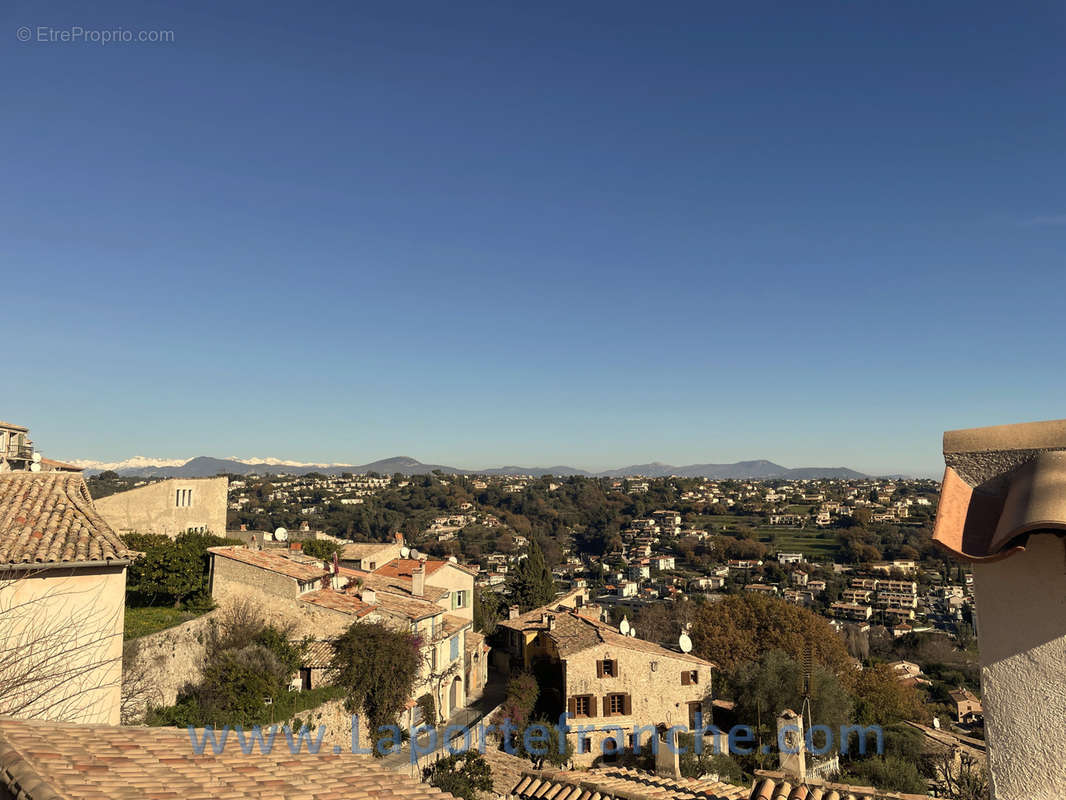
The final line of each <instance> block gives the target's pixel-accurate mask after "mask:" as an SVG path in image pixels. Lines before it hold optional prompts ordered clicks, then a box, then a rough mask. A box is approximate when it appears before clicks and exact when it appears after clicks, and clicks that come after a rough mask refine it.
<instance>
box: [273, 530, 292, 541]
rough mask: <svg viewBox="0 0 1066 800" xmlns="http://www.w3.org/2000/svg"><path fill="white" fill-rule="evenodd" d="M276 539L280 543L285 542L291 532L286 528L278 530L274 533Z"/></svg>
mask: <svg viewBox="0 0 1066 800" xmlns="http://www.w3.org/2000/svg"><path fill="white" fill-rule="evenodd" d="M274 538H275V539H276V540H277V541H279V542H284V541H285V540H286V539H288V538H289V532H288V531H287V530H285V529H284V528H278V529H277V530H276V531H274Z"/></svg>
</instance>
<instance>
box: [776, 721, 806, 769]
mask: <svg viewBox="0 0 1066 800" xmlns="http://www.w3.org/2000/svg"><path fill="white" fill-rule="evenodd" d="M777 741H778V742H779V746H780V747H781V752H780V753H779V757H780V759H781V771H782V772H784V773H787V774H788V775H789V776H790V777H792V778H793V779H794V780H796V781H798V782H799V783H806V782H807V752H806V747H805V746H804V744H803V717H801V716H800V715H799V714H797V713H796V712H795V711H792V710H791V709H788V708H786V709H785V710H784V711H782V712H781V716H780V717H778V718H777Z"/></svg>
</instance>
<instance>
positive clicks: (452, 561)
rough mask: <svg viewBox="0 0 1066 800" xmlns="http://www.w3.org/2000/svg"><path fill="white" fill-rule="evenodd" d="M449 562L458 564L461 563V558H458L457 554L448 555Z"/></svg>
mask: <svg viewBox="0 0 1066 800" xmlns="http://www.w3.org/2000/svg"><path fill="white" fill-rule="evenodd" d="M448 563H449V564H458V563H459V559H458V558H456V557H455V556H448Z"/></svg>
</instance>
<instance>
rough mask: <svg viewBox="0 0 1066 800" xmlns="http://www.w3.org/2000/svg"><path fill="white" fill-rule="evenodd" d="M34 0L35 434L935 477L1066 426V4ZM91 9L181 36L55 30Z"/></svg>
mask: <svg viewBox="0 0 1066 800" xmlns="http://www.w3.org/2000/svg"><path fill="white" fill-rule="evenodd" d="M0 20H2V29H0V86H2V95H0V102H2V105H0V108H2V109H3V112H2V117H0V119H2V124H0V151H2V152H3V158H2V159H0V264H2V271H3V282H2V285H3V287H4V290H3V295H4V313H3V314H2V315H0V335H2V336H3V338H4V341H5V343H7V345H8V346H7V347H6V348H5V352H6V354H7V355H6V359H5V368H4V372H3V378H2V381H3V384H2V395H0V418H3V419H9V420H12V421H17V422H20V423H23V424H26V425H29V426H30V427H31V431H32V433H33V435H34V438H35V440H36V441H37V444H38V446H39V447H40V448H41V449H42V450H43V451H45V453H46V455H51V456H53V457H57V458H96V459H105V460H110V459H119V458H125V457H129V456H132V455H136V454H140V455H150V456H171V457H179V456H193V455H199V454H210V455H217V456H229V455H237V456H249V455H261V456H263V455H269V456H278V457H285V458H292V459H300V460H306V461H317V460H325V461H354V462H357V463H358V462H365V461H369V460H372V459H375V458H381V457H386V456H390V455H398V454H404V455H411V456H414V457H416V458H420V459H422V460H424V461H435V462H438V463H441V462H443V463H448V464H454V465H457V466H492V465H499V464H503V463H518V464H523V465H548V464H560V463H562V464H571V465H574V466H583V467H591V468H603V467H611V466H620V465H624V464H630V463H637V462H643V461H648V460H661V461H667V462H670V463H675V464H685V463H693V462H702V461H732V460H736V459H741V458H769V459H773V460H776V461H778V462H780V463H783V464H785V465H788V466H802V465H841V464H843V465H848V466H851V467H854V468H857V469H861V470H865V471H871V472H886V471H905V472H917V473H923V474H934V473H937V472H938V471H939V470H940V469H941V464H942V462H941V459H940V454H939V447H940V435H941V432H942V431H943V430H945V429H947V428H955V427H968V426H973V425H984V424H997V423H1005V422H1015V421H1023V420H1033V419H1047V418H1056V417H1062V416H1066V406H1064V402H1063V398H1064V397H1066V369H1064V366H1066V327H1064V325H1063V321H1062V319H1063V313H1064V312H1063V308H1064V305H1066V263H1064V261H1066V185H1064V176H1066V136H1064V130H1066V103H1064V101H1063V98H1064V97H1066V56H1064V52H1066V49H1064V46H1063V45H1064V34H1066V7H1064V6H1063V5H1062V4H1061V3H1058V2H1055V3H1051V2H1048V3H1023V4H1021V5H1017V4H1015V5H1010V4H1004V3H992V2H939V3H928V2H921V3H918V2H893V3H873V2H837V3H793V2H782V3H732V4H726V3H708V2H699V3H690V4H687V3H684V4H683V3H671V4H661V3H658V4H656V3H648V2H639V3H620V2H604V3H589V2H581V3H573V2H567V3H544V2H537V3H524V4H503V3H499V2H485V3H480V4H473V3H440V2H426V3H414V2H410V3H405V2H398V3H375V4H356V3H347V2H345V3H335V4H333V3H323V4H316V5H315V7H312V6H311V5H309V4H292V5H291V6H289V7H287V8H285V7H279V6H274V5H271V4H264V3H242V2H226V3H215V2H211V3H195V2H189V3H184V2H183V3H169V2H168V3H145V2H129V3H112V4H108V3H101V4H92V5H89V6H86V5H85V4H83V3H51V2H40V3H27V2H15V3H14V4H5V6H4V9H3V10H2V11H0ZM74 25H80V26H82V27H83V28H85V29H115V28H121V29H126V30H131V31H139V30H157V29H164V30H172V31H173V32H174V41H173V43H170V44H132V43H131V44H110V45H100V44H94V43H62V42H53V43H47V42H40V41H30V42H27V43H22V42H19V41H18V40H17V30H18V28H19V27H20V26H29V27H30V28H31V29H32V30H33V31H34V37H36V36H37V35H38V33H37V28H38V27H39V26H47V27H50V28H52V29H54V30H56V31H59V30H63V29H69V28H70V27H71V26H74ZM46 35H47V33H46Z"/></svg>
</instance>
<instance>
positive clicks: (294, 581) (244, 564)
mask: <svg viewBox="0 0 1066 800" xmlns="http://www.w3.org/2000/svg"><path fill="white" fill-rule="evenodd" d="M209 552H210V553H211V593H212V597H213V598H215V599H216V600H218V601H222V600H224V599H226V598H229V597H233V596H239V597H245V598H249V599H252V600H253V601H254V602H257V603H261V604H263V605H264V607H267V608H269V610H270V611H271V613H272V614H273V615H275V617H277V618H279V619H284V620H287V621H290V622H292V623H293V624H295V625H296V632H297V634H298V635H300V636H303V635H310V636H312V637H313V638H315V639H320V640H329V639H331V638H333V637H335V636H337V635H339V634H340V633H342V632H343V631H344V630H346V629H347V628H348V627H349V626H350V625H352V624H353V623H354V622H360V621H365V622H383V623H385V624H388V625H390V626H392V627H395V628H397V629H400V630H404V631H408V632H410V633H412V634H415V635H418V636H419V637H420V638H421V639H422V656H423V658H422V661H423V664H422V670H421V673H420V675H419V678H418V682H417V684H416V687H415V689H414V691H413V696H412V698H411V701H410V703H409V706H408V710H409V712H410V714H416V713H417V711H416V709H417V706H416V705H415V700H417V698H418V697H420V696H422V695H423V694H430V695H431V696H433V698H434V704H435V707H436V708H437V709H438V711H439V713H440V715H441V716H442V717H443V718H444V719H448V718H449V717H450V716H451V715H452V714H454V713H455V711H457V710H458V709H460V708H463V707H465V706H466V705H467V704H468V703H469V702H470V700H471V699H472V698H474V697H476V696H478V695H479V694H480V692H481V690H482V689H483V687H484V685H485V682H486V681H487V679H488V658H487V653H488V650H487V648H486V646H485V644H484V637H482V636H480V635H479V634H475V633H474V631H473V614H472V609H468V608H467V606H468V605H469V603H467V606H462V607H459V608H455V609H454V613H453V605H454V604H456V603H458V602H459V600H458V599H457V597H456V590H453V589H449V588H444V587H442V586H432V585H429V583H428V581H427V580H426V573H427V571H428V570H427V569H426V566H425V563H426V562H414V563H415V564H416V565H417V566H415V567H413V568H411V569H405V565H403V564H399V565H398V564H397V562H396V561H393V562H389V564H387V565H384V566H386V567H388V566H390V565H391V567H392V568H390V569H379V570H378V571H377V572H363V571H361V570H353V569H348V568H345V567H338V568H336V569H334V568H332V567H329V566H327V565H326V564H324V563H323V562H321V561H319V560H317V559H313V558H310V557H309V556H305V555H303V554H302V553H300V552H299V551H292V550H289V551H282V550H258V551H257V550H251V549H248V548H245V547H213V548H210V549H209ZM440 564H445V565H447V566H448V567H450V566H454V565H451V564H448V563H447V562H440ZM433 572H434V573H438V572H439V573H441V578H440V581H441V582H451V583H456V582H458V581H457V579H456V577H455V576H454V575H450V574H449V573H448V571H447V570H446V569H445V567H444V566H440V565H439V564H438V565H437V566H436V568H435V569H434V570H433ZM458 573H459V574H460V575H463V576H465V577H466V580H467V582H468V584H469V585H468V586H467V584H463V586H464V589H462V590H459V591H464V590H465V591H467V592H468V595H467V596H468V597H469V596H471V595H472V593H473V576H472V575H470V574H469V572H466V571H463V570H459V571H458ZM467 610H470V612H471V613H469V614H468V615H467V614H464V613H461V612H464V611H467ZM319 661H320V662H321V661H322V659H319ZM303 669H305V670H307V672H305V673H301V675H300V679H299V680H300V684H301V685H303V684H304V683H306V682H310V683H311V684H314V683H315V678H316V675H315V672H314V670H315V669H318V670H322V669H323V668H322V666H321V664H319V665H318V666H317V667H316V665H315V664H312V663H311V662H310V661H309V662H308V663H307V664H305V665H303ZM324 675H325V672H321V671H320V672H319V673H318V676H317V677H318V678H319V680H321V679H322V678H323V676H324ZM405 721H406V722H408V723H410V722H412V721H415V720H413V719H410V718H409V719H408V720H405Z"/></svg>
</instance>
